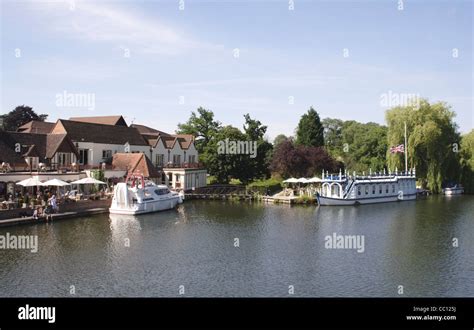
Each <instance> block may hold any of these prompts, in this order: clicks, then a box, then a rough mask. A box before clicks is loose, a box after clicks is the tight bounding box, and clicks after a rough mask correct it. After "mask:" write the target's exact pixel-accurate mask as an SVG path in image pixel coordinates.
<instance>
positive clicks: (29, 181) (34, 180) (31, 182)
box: [16, 176, 43, 187]
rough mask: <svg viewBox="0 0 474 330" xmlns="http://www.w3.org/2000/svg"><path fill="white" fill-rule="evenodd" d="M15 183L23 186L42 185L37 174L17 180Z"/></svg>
mask: <svg viewBox="0 0 474 330" xmlns="http://www.w3.org/2000/svg"><path fill="white" fill-rule="evenodd" d="M16 184H17V185H19V186H23V187H36V186H41V185H43V184H42V182H41V181H40V180H39V179H38V177H37V176H33V177H31V178H28V179H25V180H22V181H20V182H17V183H16Z"/></svg>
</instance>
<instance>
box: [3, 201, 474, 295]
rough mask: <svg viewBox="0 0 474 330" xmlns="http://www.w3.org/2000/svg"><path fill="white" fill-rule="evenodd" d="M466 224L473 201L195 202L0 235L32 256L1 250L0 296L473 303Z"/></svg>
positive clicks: (473, 268) (473, 249)
mask: <svg viewBox="0 0 474 330" xmlns="http://www.w3.org/2000/svg"><path fill="white" fill-rule="evenodd" d="M473 214H474V196H453V197H450V198H449V197H444V196H431V197H427V198H424V199H419V200H417V201H411V202H400V203H387V204H378V205H363V206H358V207H315V206H293V207H290V206H284V205H266V204H263V203H251V202H249V203H247V202H224V201H202V200H199V201H186V202H185V203H184V204H183V205H181V206H180V207H179V208H178V209H177V210H171V211H165V212H161V213H155V214H148V215H143V216H139V217H136V218H133V217H132V218H130V217H122V218H120V217H118V218H110V217H109V215H100V216H93V217H87V218H78V219H71V220H63V221H57V222H54V223H50V224H44V223H42V224H36V225H25V226H17V227H3V228H0V235H6V234H7V233H9V234H10V235H38V247H39V249H38V252H37V253H32V252H30V251H29V250H0V296H2V297H11V296H27V297H32V296H34V297H36V296H37V297H45V296H47V297H50V296H52V297H63V296H66V297H68V296H71V293H73V294H74V295H73V296H80V297H98V296H100V297H102V296H108V297H123V296H126V297H176V296H179V294H180V293H184V296H188V297H189V296H191V297H217V296H225V297H286V296H290V291H291V290H294V296H307V297H335V296H340V297H398V296H405V297H433V296H436V297H466V296H468V297H473V296H474V239H473V238H474V218H473ZM334 233H336V235H361V236H359V238H361V237H363V242H364V246H363V247H364V248H363V252H358V251H357V250H356V249H348V248H346V249H329V248H327V246H326V243H327V236H328V235H329V236H332V235H333V234H334ZM456 241H457V242H458V244H455V243H456ZM359 242H361V241H359ZM237 243H238V244H237ZM236 245H238V246H236ZM453 245H455V246H453ZM346 247H347V246H346ZM359 251H362V250H361V249H359ZM401 286H402V287H401ZM402 290H403V294H402V295H400V293H402ZM183 291H184V292H183Z"/></svg>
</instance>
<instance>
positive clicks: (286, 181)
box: [283, 178, 298, 183]
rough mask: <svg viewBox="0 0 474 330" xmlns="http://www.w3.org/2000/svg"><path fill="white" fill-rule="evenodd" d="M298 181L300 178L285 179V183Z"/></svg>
mask: <svg viewBox="0 0 474 330" xmlns="http://www.w3.org/2000/svg"><path fill="white" fill-rule="evenodd" d="M297 182H298V179H295V178H289V179H286V180H285V181H283V183H297Z"/></svg>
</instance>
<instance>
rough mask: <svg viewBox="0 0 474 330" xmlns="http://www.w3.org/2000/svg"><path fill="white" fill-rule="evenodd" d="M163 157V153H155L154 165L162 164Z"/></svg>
mask: <svg viewBox="0 0 474 330" xmlns="http://www.w3.org/2000/svg"><path fill="white" fill-rule="evenodd" d="M164 159H165V155H163V154H156V155H155V165H156V166H163V162H164Z"/></svg>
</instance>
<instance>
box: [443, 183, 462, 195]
mask: <svg viewBox="0 0 474 330" xmlns="http://www.w3.org/2000/svg"><path fill="white" fill-rule="evenodd" d="M463 193H464V187H463V186H462V185H460V184H456V185H454V186H453V187H447V188H444V189H443V194H445V195H459V194H463Z"/></svg>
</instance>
